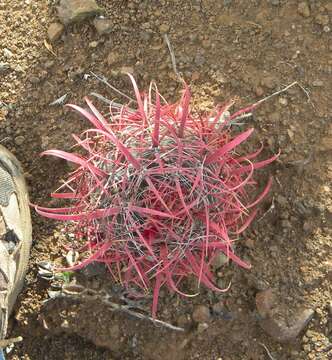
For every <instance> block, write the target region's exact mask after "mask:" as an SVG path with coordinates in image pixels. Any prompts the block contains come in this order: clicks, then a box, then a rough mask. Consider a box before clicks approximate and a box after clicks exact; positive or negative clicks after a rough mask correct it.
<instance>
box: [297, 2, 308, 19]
mask: <svg viewBox="0 0 332 360" xmlns="http://www.w3.org/2000/svg"><path fill="white" fill-rule="evenodd" d="M297 11H298V13H299V14H300V15H302V16H303V17H305V18H307V17H309V16H310V8H309V5H308V4H307V3H306V2H305V1H302V2H300V3H299V5H298V7H297Z"/></svg>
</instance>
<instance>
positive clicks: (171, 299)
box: [0, 0, 332, 360]
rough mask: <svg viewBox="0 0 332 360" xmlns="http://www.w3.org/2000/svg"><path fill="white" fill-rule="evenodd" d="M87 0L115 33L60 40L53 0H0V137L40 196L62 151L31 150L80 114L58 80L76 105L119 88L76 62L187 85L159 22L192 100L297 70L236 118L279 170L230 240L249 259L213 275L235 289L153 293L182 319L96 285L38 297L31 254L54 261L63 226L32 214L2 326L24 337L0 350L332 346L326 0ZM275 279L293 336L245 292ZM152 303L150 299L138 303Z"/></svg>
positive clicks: (174, 353) (33, 354) (160, 351)
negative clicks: (119, 301)
mask: <svg viewBox="0 0 332 360" xmlns="http://www.w3.org/2000/svg"><path fill="white" fill-rule="evenodd" d="M97 2H98V3H99V4H100V6H102V7H103V8H104V9H106V12H107V15H108V16H109V18H110V19H111V21H112V23H113V26H112V32H111V33H110V34H108V35H103V36H99V35H98V34H97V33H96V30H95V29H94V27H93V26H92V23H90V22H89V21H85V22H83V23H80V24H77V25H74V26H69V27H67V28H66V30H65V32H64V34H63V35H62V37H61V39H60V40H59V41H57V42H56V43H54V44H53V45H52V47H53V50H52V51H53V52H54V54H53V53H52V52H50V51H49V50H48V49H47V48H46V47H45V45H44V39H46V32H47V28H48V25H49V24H50V23H51V22H53V21H54V20H55V19H56V11H55V7H54V3H55V2H54V1H46V0H40V1H37V2H34V1H29V0H26V1H23V0H5V1H2V2H1V3H0V19H1V22H0V31H1V32H2V33H3V34H5V36H2V39H1V40H0V63H1V62H6V63H9V64H10V69H7V70H5V71H0V78H1V85H0V141H1V143H2V144H3V145H5V146H6V147H8V148H9V149H10V150H11V151H13V152H14V153H15V155H16V156H17V157H18V158H19V159H20V160H21V161H22V164H23V166H24V168H25V170H26V176H27V180H28V183H29V186H30V192H31V200H32V202H34V203H38V204H45V205H51V204H52V202H51V201H50V200H49V193H50V192H51V191H52V190H54V189H56V187H57V186H58V185H59V183H60V180H61V179H62V177H63V176H64V174H65V173H66V172H67V171H68V170H69V166H68V165H67V164H66V163H65V162H64V161H59V160H54V159H50V158H40V157H39V153H40V152H41V151H43V150H46V149H51V148H58V149H62V150H68V149H69V148H70V147H71V146H72V145H73V140H72V139H71V137H70V134H71V133H77V132H79V131H80V130H81V129H84V128H86V127H87V126H88V125H87V123H86V122H85V121H82V119H80V118H78V117H77V115H75V114H73V113H72V112H70V111H68V110H67V109H64V108H63V107H62V106H50V105H49V104H50V103H51V102H53V101H54V100H55V99H57V98H59V97H60V96H62V95H64V94H68V97H67V100H66V101H69V102H73V103H77V104H82V101H83V97H84V96H85V95H87V94H89V93H90V92H92V91H94V92H98V93H100V94H103V95H104V96H105V97H107V98H109V99H114V100H115V101H123V99H121V98H119V97H118V95H117V94H115V93H114V92H112V91H111V90H110V89H109V88H107V87H106V86H105V84H103V83H101V82H100V81H98V80H96V79H95V78H93V76H85V74H90V71H93V72H94V73H96V74H101V75H104V76H106V77H107V78H108V80H109V82H110V83H112V85H114V86H115V87H116V88H118V89H121V90H122V91H124V92H126V93H128V94H131V92H132V90H131V86H130V83H129V80H128V78H127V77H126V76H124V75H123V74H122V72H123V71H126V70H129V71H132V72H133V73H134V75H135V77H136V79H137V81H138V83H139V86H140V88H142V89H143V88H146V87H147V86H148V84H149V82H150V81H151V80H152V79H155V80H156V81H157V82H158V85H159V89H160V91H161V93H162V94H163V95H164V96H165V97H166V98H167V99H169V100H176V99H177V98H178V97H179V95H180V91H181V84H179V82H178V81H177V79H176V76H175V73H174V70H173V67H172V63H171V59H170V55H169V51H168V48H167V45H166V44H165V42H164V40H163V36H162V32H164V31H167V33H168V37H169V39H170V42H171V44H172V47H173V50H174V54H175V57H176V60H177V65H178V70H179V71H180V72H181V73H182V74H183V76H184V78H185V79H186V80H187V82H188V83H190V85H191V89H192V92H193V95H194V106H195V109H199V110H200V111H204V110H206V109H209V108H211V107H212V106H213V104H217V103H221V102H224V101H226V100H228V99H229V98H230V97H233V96H235V95H236V96H238V97H239V99H240V100H239V102H238V103H237V104H236V107H237V108H241V107H243V106H245V105H249V104H252V103H254V102H256V101H257V100H259V99H260V98H263V97H265V96H267V95H269V94H271V93H273V92H275V91H277V90H280V89H281V88H283V87H284V86H286V85H288V84H290V83H292V82H294V81H298V82H299V84H300V85H301V87H300V86H294V87H292V88H291V89H289V90H288V91H287V92H285V93H283V94H282V95H280V96H276V97H273V98H271V99H270V100H268V101H267V102H265V103H264V104H263V105H262V106H261V107H260V108H259V109H258V110H257V111H255V113H254V116H253V117H252V118H249V119H248V120H246V122H247V123H246V124H245V125H244V127H247V126H254V127H255V129H256V135H255V136H254V137H253V139H252V143H251V144H252V146H254V145H257V143H258V142H259V141H263V142H264V144H265V145H266V150H265V155H269V154H272V153H275V152H277V151H278V150H279V149H281V151H282V153H281V156H280V158H279V160H278V161H277V162H276V163H275V164H273V165H272V166H270V167H269V168H268V169H266V171H262V172H261V174H262V177H263V178H265V177H267V176H268V175H269V174H273V175H274V178H275V182H274V186H273V189H272V191H271V195H270V196H269V198H268V199H267V200H266V201H265V203H264V204H263V206H262V209H261V213H260V216H259V217H258V221H256V222H255V223H254V224H253V225H252V226H251V228H250V230H248V231H246V233H245V235H244V236H243V239H242V242H241V243H240V245H239V247H238V253H239V255H241V256H242V258H244V259H246V260H248V261H250V263H251V264H252V269H251V270H249V271H247V270H243V269H239V268H237V267H236V266H234V265H232V264H229V265H224V266H223V267H222V268H221V269H220V270H219V271H218V274H217V276H221V277H220V279H219V280H218V281H219V282H218V284H221V283H222V284H224V285H225V284H228V281H231V282H232V287H231V289H230V291H228V292H227V293H225V294H223V295H217V294H215V293H213V292H211V291H209V290H206V289H204V288H202V289H201V294H200V295H199V296H197V297H195V298H193V299H183V298H179V297H178V296H177V295H175V294H170V293H168V292H167V291H165V292H163V293H162V298H161V303H160V312H159V317H160V319H161V320H163V321H167V322H168V323H172V324H174V325H178V326H183V327H185V329H186V332H185V333H178V332H175V331H172V330H168V329H166V328H163V327H156V326H155V325H154V324H152V323H151V322H149V321H147V320H138V319H136V318H133V317H132V316H130V315H128V314H126V313H124V312H123V311H111V310H112V308H111V307H110V306H109V305H107V304H105V302H103V299H102V298H101V297H100V296H99V295H98V296H95V297H93V296H92V295H91V294H90V296H86V297H84V296H74V297H71V298H61V299H56V300H51V301H49V302H48V303H46V305H45V304H43V301H44V300H45V299H47V298H48V294H47V290H50V288H51V284H50V283H49V282H47V281H46V280H43V279H40V278H39V277H38V276H37V270H38V266H37V264H38V263H39V262H40V261H41V260H47V261H51V262H53V261H55V262H59V261H60V258H62V257H63V255H65V251H64V248H63V246H62V245H63V243H64V241H65V236H64V235H63V233H62V232H61V229H62V228H61V226H62V225H61V224H57V223H55V222H52V221H49V220H45V219H43V218H40V217H39V216H37V215H36V214H33V226H34V245H33V249H32V256H31V262H30V268H29V272H28V276H27V283H26V287H25V289H24V291H23V293H22V295H21V296H20V299H19V301H18V304H17V308H16V310H15V313H14V314H13V316H12V320H11V324H10V334H9V335H10V336H16V335H22V336H23V338H24V341H23V342H22V343H20V344H17V345H16V346H15V348H14V349H13V350H12V351H11V352H10V354H9V355H8V359H33V360H39V359H50V360H51V359H78V358H80V359H108V360H110V359H157V360H161V359H181V358H183V359H209V360H212V359H213V360H217V359H222V360H242V359H248V360H249V359H251V360H256V359H257V360H258V359H262V360H263V359H272V358H274V359H279V360H281V359H284V360H286V359H329V358H331V357H332V350H331V349H332V346H331V343H332V297H331V279H332V252H331V244H332V243H331V234H332V232H331V222H332V201H331V198H332V197H331V180H332V162H331V150H332V141H331V139H332V123H331V118H332V110H331V103H332V95H331V94H332V81H331V80H332V76H331V74H332V57H331V53H332V52H331V50H332V39H331V26H332V6H331V3H330V1H328V0H326V1H323V0H322V1H319V0H318V1H307V2H305V1H304V3H307V4H308V5H309V13H307V14H303V11H302V10H301V6H302V5H299V4H300V3H301V4H302V2H300V1H295V0H291V1H283V0H280V1H272V0H271V1H260V0H253V1H240V0H234V1H226V0H225V1H221V0H220V1H210V0H202V1H187V0H185V1H178V0H173V1H167V0H162V1H159V2H157V1H151V2H149V1H137V0H128V1H112V2H111V1H97ZM303 15H305V16H303ZM6 49H7V50H9V52H10V53H8V51H5V50H6ZM77 281H78V282H79V283H81V284H83V285H84V286H87V287H89V288H92V289H94V290H96V291H103V293H105V291H106V292H107V291H109V293H114V291H115V290H114V287H113V286H112V280H111V278H110V277H109V276H108V275H106V274H102V275H101V276H91V274H90V275H89V276H87V274H85V275H84V273H83V274H78V275H77ZM190 286H191V284H188V287H190ZM192 286H194V285H193V284H192ZM269 288H272V289H273V292H274V294H275V301H276V308H277V310H276V312H275V316H278V317H281V318H283V319H286V321H288V325H289V326H291V325H292V322H294V319H296V316H297V315H296V314H297V313H298V312H299V311H302V310H303V309H313V310H314V316H313V319H312V320H311V321H310V322H309V324H308V326H307V327H306V329H305V330H304V332H301V334H300V336H298V337H297V338H296V339H295V340H292V341H291V342H289V343H281V342H279V341H277V340H276V336H273V335H275V334H273V330H272V336H271V334H269V331H267V329H266V328H265V327H264V323H263V322H262V321H261V320H260V318H259V314H258V312H257V308H256V304H255V296H256V294H257V293H258V292H259V291H262V290H266V289H269ZM114 296H115V295H114ZM115 297H116V296H115ZM149 304H150V303H149V299H148V300H147V302H146V304H143V306H145V307H147V308H148V306H149ZM198 305H204V306H205V307H208V308H209V309H210V312H211V314H210V315H209V316H207V318H206V319H205V320H204V321H202V322H200V323H197V322H195V321H194V320H193V313H194V312H195V309H196V310H197V306H198ZM203 315H204V314H203ZM194 317H195V316H194ZM262 326H263V327H264V329H263V328H262Z"/></svg>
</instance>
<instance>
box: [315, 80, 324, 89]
mask: <svg viewBox="0 0 332 360" xmlns="http://www.w3.org/2000/svg"><path fill="white" fill-rule="evenodd" d="M312 85H313V86H314V87H322V86H323V85H324V83H323V81H322V80H315V81H314V82H313V83H312Z"/></svg>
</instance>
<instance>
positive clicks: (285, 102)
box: [279, 97, 288, 106]
mask: <svg viewBox="0 0 332 360" xmlns="http://www.w3.org/2000/svg"><path fill="white" fill-rule="evenodd" d="M279 104H281V105H283V106H287V105H288V100H287V99H286V98H284V97H281V98H279Z"/></svg>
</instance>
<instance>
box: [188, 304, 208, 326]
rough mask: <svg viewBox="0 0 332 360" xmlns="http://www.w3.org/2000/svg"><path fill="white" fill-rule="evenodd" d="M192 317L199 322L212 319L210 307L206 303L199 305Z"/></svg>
mask: <svg viewBox="0 0 332 360" xmlns="http://www.w3.org/2000/svg"><path fill="white" fill-rule="evenodd" d="M192 317H193V320H194V321H196V322H198V323H206V322H208V321H210V319H211V314H210V309H209V308H208V307H207V306H205V305H197V306H196V307H195V309H194V312H193V315H192Z"/></svg>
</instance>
